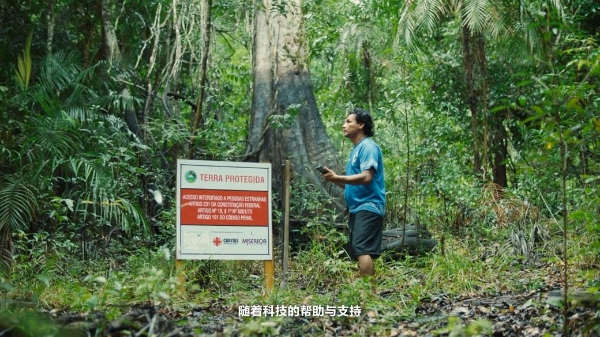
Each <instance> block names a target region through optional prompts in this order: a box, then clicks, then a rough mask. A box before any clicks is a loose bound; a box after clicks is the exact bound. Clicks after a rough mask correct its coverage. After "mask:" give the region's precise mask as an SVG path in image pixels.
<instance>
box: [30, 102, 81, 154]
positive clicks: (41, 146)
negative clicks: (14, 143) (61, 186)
mask: <svg viewBox="0 0 600 337" xmlns="http://www.w3.org/2000/svg"><path fill="white" fill-rule="evenodd" d="M75 126H76V124H75V123H74V121H73V120H72V119H71V118H70V117H69V116H66V115H65V114H64V113H63V114H59V115H58V116H55V117H37V116H31V117H28V119H27V121H26V122H25V129H26V130H27V132H26V133H25V134H24V138H22V139H21V141H20V143H21V144H20V145H21V153H22V154H23V155H25V156H28V157H29V158H30V161H32V162H35V161H36V160H44V159H47V158H52V157H55V156H58V157H62V158H67V157H69V156H71V155H72V154H73V153H76V152H78V151H79V150H80V140H79V139H78V137H77V132H75Z"/></svg>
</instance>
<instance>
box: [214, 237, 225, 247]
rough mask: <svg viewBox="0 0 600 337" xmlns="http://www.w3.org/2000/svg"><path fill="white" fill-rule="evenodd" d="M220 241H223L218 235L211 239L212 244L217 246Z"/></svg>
mask: <svg viewBox="0 0 600 337" xmlns="http://www.w3.org/2000/svg"><path fill="white" fill-rule="evenodd" d="M221 243H223V241H222V240H221V238H220V237H218V236H217V237H216V238H214V239H213V244H214V245H215V246H217V247H219V246H220V245H221Z"/></svg>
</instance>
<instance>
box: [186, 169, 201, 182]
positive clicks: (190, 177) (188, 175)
mask: <svg viewBox="0 0 600 337" xmlns="http://www.w3.org/2000/svg"><path fill="white" fill-rule="evenodd" d="M196 179H198V175H196V172H194V171H187V172H186V173H185V180H186V181H187V182H188V183H193V182H195V181H196Z"/></svg>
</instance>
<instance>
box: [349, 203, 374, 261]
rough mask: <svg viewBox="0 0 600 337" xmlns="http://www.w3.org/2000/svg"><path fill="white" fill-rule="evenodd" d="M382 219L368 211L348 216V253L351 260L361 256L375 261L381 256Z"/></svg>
mask: <svg viewBox="0 0 600 337" xmlns="http://www.w3.org/2000/svg"><path fill="white" fill-rule="evenodd" d="M382 231H383V217H382V216H380V215H378V214H376V213H373V212H369V211H358V212H356V213H355V214H350V219H349V220H348V232H349V234H348V253H349V254H350V257H351V258H352V259H353V260H356V259H357V258H358V257H359V256H361V255H371V258H372V259H376V258H378V257H379V256H380V255H381V237H382Z"/></svg>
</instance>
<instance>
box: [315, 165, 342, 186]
mask: <svg viewBox="0 0 600 337" xmlns="http://www.w3.org/2000/svg"><path fill="white" fill-rule="evenodd" d="M323 168H324V169H325V173H323V174H322V175H321V176H323V179H325V180H327V181H331V182H332V183H334V184H336V185H338V186H339V187H341V188H344V186H345V184H344V183H343V182H342V181H343V180H342V179H343V178H342V177H341V176H339V175H337V173H335V171H334V170H332V169H330V168H329V167H327V166H325V167H323Z"/></svg>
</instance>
